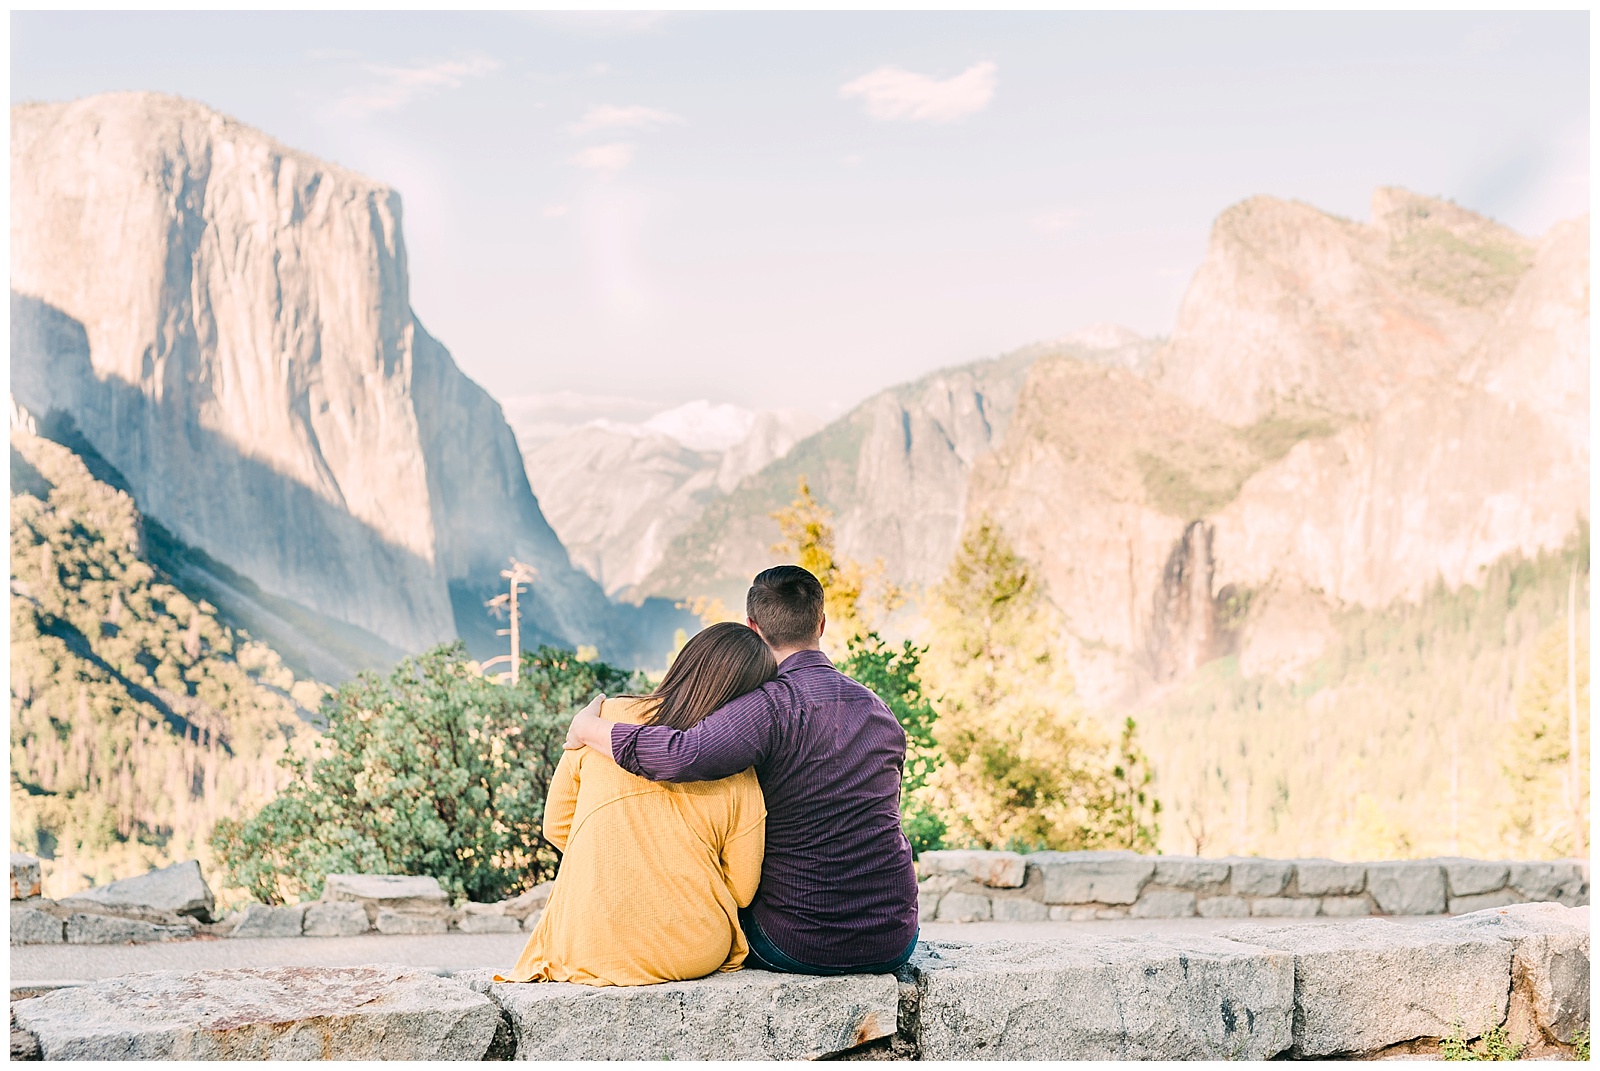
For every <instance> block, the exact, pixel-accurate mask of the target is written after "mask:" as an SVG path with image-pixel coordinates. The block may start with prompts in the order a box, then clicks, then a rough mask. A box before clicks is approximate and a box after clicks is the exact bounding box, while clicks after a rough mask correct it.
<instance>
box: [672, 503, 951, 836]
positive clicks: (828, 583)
mask: <svg viewBox="0 0 1600 1071" xmlns="http://www.w3.org/2000/svg"><path fill="white" fill-rule="evenodd" d="M772 517H773V519H774V520H776V521H777V522H778V526H779V529H780V530H781V531H782V532H783V535H784V542H783V543H780V544H778V545H777V546H775V547H773V548H772V549H773V553H775V554H782V555H784V556H786V557H788V558H790V559H791V560H792V561H793V562H795V563H796V564H798V565H800V566H802V567H803V568H805V569H809V570H810V571H811V573H812V574H813V575H814V576H816V577H817V579H818V580H819V581H820V582H821V583H822V595H823V608H824V612H825V613H826V614H827V615H828V628H827V631H826V633H825V634H824V636H823V640H824V643H825V645H826V646H827V647H828V648H829V654H830V655H831V656H832V657H833V658H834V659H835V660H836V661H837V662H838V665H839V668H840V670H842V671H843V672H844V673H845V674H846V675H847V676H849V677H852V678H853V679H855V680H856V681H858V682H860V683H861V684H863V685H865V686H866V687H868V688H870V689H872V690H873V691H874V692H876V693H877V695H878V697H879V698H880V699H882V700H883V702H884V704H885V705H886V706H888V708H889V710H890V711H891V712H893V714H894V716H895V720H897V721H898V722H899V723H900V727H901V728H902V729H904V730H905V733H906V763H905V774H904V777H903V778H902V782H901V786H902V788H901V799H900V814H901V819H902V821H903V822H904V825H905V830H906V837H907V838H908V839H909V840H910V841H911V847H912V850H913V851H915V852H918V853H921V852H923V851H927V850H930V849H933V848H938V847H940V846H941V845H942V843H943V840H942V838H943V835H944V822H943V820H942V819H941V818H940V817H939V816H938V815H936V814H934V813H933V811H932V810H931V809H930V808H929V807H928V805H927V804H926V803H925V802H923V801H922V799H921V796H920V790H921V789H922V787H923V786H924V785H925V784H926V783H927V779H928V776H929V775H930V774H931V773H932V771H933V770H935V769H937V768H938V765H939V763H940V761H941V759H940V757H939V754H938V749H937V747H936V746H935V744H934V739H933V725H934V721H935V719H936V717H937V715H936V714H935V712H934V709H933V705H932V704H931V703H930V702H929V701H928V697H927V695H926V694H925V692H924V690H923V686H922V678H921V675H920V673H919V672H918V667H919V665H920V664H921V660H922V658H923V657H924V656H925V655H926V654H927V648H925V647H918V646H916V645H915V644H913V643H911V641H909V640H905V641H902V642H901V644H900V645H899V646H898V647H896V646H895V645H894V644H891V643H888V642H886V641H885V640H884V639H883V637H881V636H880V635H879V634H878V632H877V630H876V628H875V627H874V622H873V617H874V612H873V609H872V608H870V607H869V604H875V605H876V607H878V608H881V610H882V611H883V612H885V613H887V612H889V611H891V610H893V608H894V607H895V606H896V605H897V604H898V602H899V600H900V593H899V591H898V590H897V589H896V588H894V587H893V586H892V585H890V584H888V583H887V582H885V581H883V580H882V573H883V567H882V563H881V562H880V563H877V564H876V565H875V566H874V567H873V568H872V569H871V570H868V569H863V568H862V567H861V566H860V565H859V564H858V563H856V562H853V561H851V560H849V559H847V558H841V557H839V556H837V555H836V553H835V551H834V543H833V525H832V519H833V515H832V513H831V512H830V511H829V510H828V509H827V508H826V507H824V506H823V505H821V504H820V503H819V502H818V501H817V500H816V498H815V497H814V496H813V495H812V494H811V488H810V486H809V485H808V484H807V482H806V479H805V477H803V476H802V477H801V478H800V485H799V487H798V489H797V494H796V497H795V500H794V502H792V503H791V504H790V505H789V506H788V507H787V508H785V509H781V510H778V511H776V512H774V513H773V515H772ZM873 580H877V581H878V585H877V586H878V589H879V590H878V594H877V596H876V598H873V597H872V596H869V595H868V594H867V587H868V584H869V583H871V582H872V581H873ZM697 612H698V611H697ZM701 620H702V621H704V620H705V617H704V616H703V615H702V617H701ZM707 623H708V624H709V622H707Z"/></svg>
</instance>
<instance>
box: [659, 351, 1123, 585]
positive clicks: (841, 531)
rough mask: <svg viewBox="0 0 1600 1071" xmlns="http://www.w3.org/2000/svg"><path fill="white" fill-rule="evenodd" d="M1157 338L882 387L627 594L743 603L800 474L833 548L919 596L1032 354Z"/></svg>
mask: <svg viewBox="0 0 1600 1071" xmlns="http://www.w3.org/2000/svg"><path fill="white" fill-rule="evenodd" d="M1154 345H1155V344H1154V343H1153V342H1151V341H1150V340H1145V339H1140V338H1139V337H1138V336H1135V335H1131V334H1119V333H1117V332H1116V331H1113V332H1112V333H1111V334H1109V335H1108V334H1106V332H1104V331H1102V332H1100V333H1099V334H1096V335H1093V336H1091V337H1088V338H1073V337H1070V336H1069V337H1068V338H1067V339H1063V340H1060V341H1057V342H1053V343H1040V344H1037V345H1034V346H1028V347H1024V348H1022V349H1020V350H1017V351H1015V352H1013V353H1010V354H1006V355H1003V356H1000V357H995V358H991V359H988V360H983V361H976V362H973V363H971V364H966V365H959V366H956V367H952V368H945V369H941V370H939V371H936V372H933V373H930V374H929V375H926V376H924V377H922V378H920V379H917V380H914V381H912V382H910V383H905V384H901V385H899V386H896V387H891V388H890V389H888V390H885V391H881V392H879V393H878V394H875V395H873V396H872V397H870V398H868V399H867V400H866V401H864V402H862V403H861V404H860V405H858V406H856V407H855V408H854V409H853V410H851V411H850V412H849V413H847V414H845V415H844V416H843V417H840V418H839V419H838V420H835V421H833V422H832V423H831V424H829V425H828V426H827V427H825V428H823V429H822V430H820V431H818V432H817V433H815V434H814V435H811V436H810V437H808V438H806V439H804V440H802V441H801V442H800V443H798V444H796V445H795V447H794V448H793V449H792V450H790V451H789V452H788V453H787V454H786V455H785V456H784V457H782V458H781V459H779V460H778V461H776V462H773V463H772V464H770V465H768V466H766V467H765V468H763V469H762V470H761V471H759V472H757V473H755V474H754V475H752V476H750V477H748V478H747V479H745V480H744V481H743V482H742V483H741V484H740V485H739V486H738V488H737V489H735V490H734V491H733V492H732V493H731V494H728V495H727V496H726V497H723V498H719V499H716V500H714V501H712V502H711V503H710V504H709V505H708V506H707V507H706V508H705V511H704V513H703V514H702V515H701V516H700V517H699V519H698V520H696V521H695V523H693V524H692V525H690V526H689V527H688V528H687V529H685V530H684V532H683V534H681V535H680V536H678V538H677V539H675V540H674V541H673V543H672V545H671V547H670V549H668V550H667V551H666V553H665V554H664V555H663V556H662V558H661V561H660V564H659V565H658V566H657V567H656V568H655V569H653V570H652V571H651V573H650V575H649V576H647V577H646V578H645V579H644V580H643V581H642V582H641V583H640V584H639V585H638V587H637V588H636V589H635V590H636V592H637V593H638V594H643V595H662V596H667V595H670V594H677V595H678V596H679V597H682V596H684V595H707V596H714V597H717V598H721V599H722V600H723V601H724V602H725V603H726V604H727V605H729V606H738V605H742V602H743V598H744V592H745V588H746V587H747V585H748V584H749V580H750V577H751V576H753V575H754V574H755V573H756V572H757V571H758V570H760V569H762V568H764V567H765V566H767V565H770V564H772V562H773V551H772V547H773V545H774V544H775V543H776V542H777V541H778V539H779V531H778V526H777V523H776V522H775V521H774V520H773V519H772V513H773V511H774V510H777V509H780V508H782V507H784V506H786V505H788V504H789V503H790V502H791V501H792V500H793V499H794V497H795V491H796V487H797V485H798V483H799V480H800V478H801V477H805V479H806V480H807V482H808V483H809V485H810V487H811V490H812V492H813V494H815V495H816V497H817V499H818V501H819V502H820V503H821V504H822V505H824V506H826V507H827V508H829V509H830V510H832V511H833V513H834V515H835V521H834V525H835V535H836V537H837V541H838V550H839V551H840V553H842V554H843V555H845V556H846V557H850V558H853V559H855V560H857V561H860V562H862V563H864V564H868V565H870V564H871V563H873V562H875V561H877V560H878V559H882V560H883V562H884V564H885V568H886V575H887V577H888V579H890V580H892V581H894V582H895V583H896V584H898V585H900V586H902V587H904V588H908V589H910V590H911V591H912V592H913V593H915V592H916V591H918V590H920V589H923V588H925V587H926V586H928V585H930V584H932V583H934V582H936V581H937V580H938V579H939V577H940V576H941V575H942V574H943V572H944V569H945V567H946V565H947V564H948V563H949V560H950V557H951V555H952V554H953V553H954V552H955V547H956V542H957V539H958V537H959V533H960V530H961V526H962V523H963V521H964V519H965V517H966V516H967V487H968V480H969V477H970V474H971V472H972V469H973V466H974V465H975V464H977V463H978V461H979V459H980V458H982V457H984V456H985V455H986V454H988V453H989V452H990V451H991V450H993V449H995V448H996V446H997V445H998V444H1000V443H1001V442H1002V441H1004V439H1005V436H1006V433H1007V428H1008V426H1009V424H1010V422H1011V419H1012V412H1013V410H1014V409H1015V406H1016V402H1017V396H1018V393H1019V391H1020V390H1021V389H1022V385H1023V382H1024V380H1025V378H1026V377H1027V375H1028V370H1029V368H1030V367H1031V366H1032V365H1033V364H1034V362H1035V361H1037V360H1040V359H1041V358H1044V357H1048V356H1051V355H1056V354H1068V353H1070V354H1075V355H1077V356H1078V357H1080V358H1082V359H1084V360H1087V361H1091V362H1095V363H1098V364H1104V365H1108V366H1123V365H1136V364H1140V363H1142V361H1143V360H1144V359H1145V357H1147V356H1148V353H1149V352H1150V351H1151V350H1152V349H1153V348H1154Z"/></svg>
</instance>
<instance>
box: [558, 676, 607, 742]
mask: <svg viewBox="0 0 1600 1071" xmlns="http://www.w3.org/2000/svg"><path fill="white" fill-rule="evenodd" d="M605 698H606V697H605V693H604V692H601V693H599V694H597V695H596V696H595V697H594V698H593V699H591V700H589V705H588V706H586V707H584V708H583V709H582V710H580V711H578V712H577V713H576V714H574V715H573V716H572V724H571V725H569V726H567V739H566V743H564V744H563V745H562V746H563V747H564V748H566V749H567V750H568V751H575V750H577V749H578V748H580V747H592V748H594V749H595V750H596V751H598V752H600V754H602V755H604V756H605V757H606V758H610V757H611V723H610V722H607V721H601V720H600V704H601V703H603V702H605Z"/></svg>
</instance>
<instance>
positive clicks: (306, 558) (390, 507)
mask: <svg viewBox="0 0 1600 1071" xmlns="http://www.w3.org/2000/svg"><path fill="white" fill-rule="evenodd" d="M11 116H12V149H11V151H12V204H11V209H12V221H13V222H12V240H11V249H12V264H11V268H12V273H11V286H12V384H13V387H12V389H13V392H14V394H15V395H16V397H17V398H18V400H19V401H21V402H22V403H23V404H24V405H26V406H27V407H28V408H29V409H30V410H32V411H34V412H36V413H38V414H40V416H41V418H48V416H49V414H51V413H52V412H60V413H63V414H66V415H68V416H70V417H71V418H72V419H73V421H74V422H75V424H76V425H77V427H78V429H79V430H80V431H81V433H82V434H83V435H84V436H85V437H86V439H87V440H88V441H89V442H90V443H91V444H92V445H93V447H94V448H95V450H97V451H98V452H99V453H100V454H101V455H103V456H104V457H105V458H106V459H107V461H108V462H109V463H110V464H112V465H114V466H115V467H116V468H117V469H118V470H119V471H120V472H121V473H122V474H123V476H124V477H125V478H126V480H127V482H128V485H129V486H130V488H131V489H132V490H133V493H134V495H135V498H136V499H137V500H138V502H139V505H140V508H141V509H142V510H143V511H144V512H145V513H146V514H148V515H150V516H151V517H153V518H155V519H157V520H159V521H160V522H161V523H162V524H163V525H164V526H165V527H167V528H168V529H169V530H171V531H172V532H173V533H174V535H176V536H177V537H178V538H179V539H181V540H183V541H184V542H186V543H188V544H190V545H191V546H193V547H195V548H197V549H199V550H202V551H204V552H205V553H206V554H208V555H210V556H211V557H212V558H214V559H215V560H216V561H217V562H220V563H221V564H223V565H224V566H226V567H227V568H229V569H231V570H234V571H236V572H237V573H239V574H240V575H242V576H244V577H247V578H249V579H250V580H251V581H252V582H254V583H255V584H257V585H259V586H260V588H261V589H263V590H264V591H266V592H268V593H270V594H271V595H273V596H277V597H281V598H285V599H289V600H291V601H293V602H295V603H298V604H300V605H303V606H305V607H307V608H309V609H310V610H312V611H315V612H316V613H318V614H322V615H326V616H327V617H330V618H332V619H335V620H337V621H342V622H346V623H348V624H350V625H353V626H356V627H357V628H359V629H362V630H365V631H366V632H368V633H371V634H372V635H374V636H376V637H378V638H380V639H381V640H382V641H383V642H384V643H385V644H388V645H392V646H393V647H395V648H398V649H401V650H406V651H410V650H417V649H420V648H422V647H425V646H427V645H429V644H432V643H435V642H438V641H440V640H445V639H449V638H452V637H454V636H457V635H462V636H464V637H466V638H467V639H468V640H469V642H470V643H471V644H472V646H473V647H474V649H475V650H479V651H486V650H489V649H492V648H493V647H495V646H498V644H499V642H500V641H498V640H496V639H495V637H494V629H495V622H494V621H493V620H492V619H490V618H489V617H488V616H487V614H486V613H485V612H484V610H483V606H482V603H483V600H484V599H485V598H487V597H488V596H489V595H491V594H493V593H494V591H496V590H497V589H498V588H499V587H500V583H501V582H500V578H499V576H498V572H499V570H500V569H501V568H502V567H504V565H505V563H506V562H507V560H508V559H509V558H511V557H517V558H520V559H522V560H525V561H528V562H530V563H532V564H533V565H535V566H536V567H537V568H538V569H539V573H540V578H539V581H538V583H537V584H536V585H535V586H534V588H533V590H532V591H531V592H530V594H529V598H528V602H527V605H528V608H529V612H528V613H527V615H526V624H525V626H524V634H525V635H526V636H527V637H528V638H529V640H530V641H532V642H537V641H539V640H541V639H542V640H548V641H553V642H561V643H566V644H577V643H593V644H595V645H596V646H598V647H599V649H600V650H601V651H602V652H603V653H604V654H605V655H607V656H608V657H611V658H614V659H617V660H621V661H626V662H644V661H653V660H655V659H656V658H659V657H660V656H661V655H663V654H664V653H665V651H666V649H667V648H668V646H669V645H670V632H671V625H672V623H673V622H672V620H670V619H671V618H672V617H673V612H672V611H671V609H670V607H654V608H651V610H649V611H648V612H641V611H638V610H635V609H633V608H631V607H622V608H618V607H616V606H613V605H612V604H611V603H610V602H609V601H608V600H607V599H606V597H605V594H604V592H603V591H602V590H601V589H600V588H599V586H598V585H596V584H595V583H594V582H593V581H592V580H591V579H590V578H589V577H588V576H587V575H585V574H584V573H583V572H582V571H581V570H577V569H574V568H573V567H572V565H571V563H570V562H569V560H568V558H567V554H566V551H565V549H564V548H563V547H562V546H561V543H560V540H559V539H558V538H557V537H556V535H555V533H554V532H553V531H552V530H551V529H550V527H549V525H548V524H547V523H546V522H545V519H544V516H543V514H542V512H541V511H540V509H539V505H538V503H537V501H536V500H535V499H534V496H533V493H532V491H531V489H530V487H529V484H528V481H527V478H526V475H525V472H524V469H523V464H522V459H521V457H520V455H519V452H518V450H517V444H516V440H515V437H514V436H513V434H512V432H511V430H510V428H509V427H507V425H506V422H505V419H504V417H503V414H502V412H501V410H500V406H499V405H498V404H497V403H496V402H495V401H494V400H493V399H492V398H490V397H489V395H488V394H487V393H485V392H484V391H483V390H482V388H480V387H479V386H478V385H477V384H475V383H473V382H472V381H471V380H470V379H468V378H467V377H465V376H464V375H462V374H461V372H460V370H459V369H458V368H457V367H456V365H455V363H454V361H453V360H452V359H451V357H450V355H449V353H448V351H447V350H446V349H445V348H444V347H443V346H442V345H441V344H439V343H438V342H437V341H436V340H434V339H433V338H432V337H431V336H429V335H428V333H427V332H426V331H425V330H424V329H423V327H422V325H421V324H420V323H419V322H418V320H417V318H416V316H415V315H414V314H413V312H412V310H411V308H410V304H409V295H408V281H407V270H406V251H405V244H404V240H403V238H402V236H401V211H400V199H399V197H398V195H397V194H396V193H394V191H392V190H389V189H387V188H385V187H383V186H381V185H379V184H376V183H373V182H371V181H369V180H367V179H365V178H362V177H361V176H359V175H355V174H353V173H352V172H349V171H346V170H344V169H342V168H339V167H335V166H333V165H329V164H326V163H323V162H321V161H318V160H315V159H313V158H311V157H309V156H307V155H305V154H303V153H298V152H295V151H294V150H291V149H287V148H285V147H283V146H281V145H279V144H277V143H276V142H274V141H273V140H272V139H270V138H268V137H267V136H265V135H263V134H261V133H259V132H257V131H255V130H252V129H250V128H249V127H246V126H244V125H243V124H240V123H237V122H235V121H233V120H231V119H228V118H226V117H224V116H222V115H219V114H217V113H216V112H213V111H211V110H209V109H207V108H205V107H203V106H201V105H198V104H194V103H191V102H188V101H183V100H179V99H177V98H173V97H166V96H161V95H158V94H149V93H119V94H107V95H104V96H99V97H93V98H89V99H87V100H81V101H77V102H73V103H70V104H30V105H19V106H17V107H14V108H13V109H12V112H11Z"/></svg>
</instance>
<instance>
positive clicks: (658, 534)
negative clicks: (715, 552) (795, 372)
mask: <svg viewBox="0 0 1600 1071" xmlns="http://www.w3.org/2000/svg"><path fill="white" fill-rule="evenodd" d="M816 424H817V421H816V420H815V419H814V418H812V417H810V416H808V415H807V414H804V413H799V412H789V411H777V412H775V411H763V412H755V411H752V410H749V409H743V408H741V407H738V406H733V405H726V404H724V405H712V404H710V403H708V402H705V401H697V402H690V403H688V404H687V405H682V406H678V407H677V408H675V409H669V410H667V411H665V412H661V413H657V414H655V415H654V416H652V417H650V418H649V419H648V420H645V421H643V422H641V423H636V424H628V423H619V422H616V421H611V420H597V421H592V422H590V423H589V424H587V425H584V426H582V427H579V428H577V429H575V430H572V431H569V432H567V433H566V434H563V435H560V436H557V437H555V438H552V439H545V440H542V441H539V440H533V438H532V436H529V437H528V440H527V441H531V442H532V445H530V446H525V447H524V449H523V458H524V460H525V461H526V464H527V470H528V478H529V479H530V480H531V481H532V483H533V488H534V491H535V493H536V494H537V495H538V497H539V502H540V504H541V505H542V506H543V507H544V510H545V513H546V515H547V516H548V517H549V518H550V523H551V525H552V526H553V527H554V529H555V531H556V533H557V535H559V536H560V538H561V541H562V543H563V544H564V545H565V546H566V547H567V550H568V552H569V553H570V554H571V556H572V560H573V562H574V564H576V565H577V566H578V567H579V568H582V569H584V570H585V571H586V572H588V574H589V575H590V576H592V577H594V578H595V579H596V580H597V581H599V582H600V584H601V585H602V586H603V587H604V588H605V589H606V591H607V592H608V593H610V594H612V595H617V594H619V593H620V594H623V595H626V594H629V593H631V591H632V589H633V587H634V586H635V585H637V584H638V583H639V582H640V581H641V580H643V579H644V577H645V576H646V575H648V574H649V573H650V571H651V570H652V569H654V568H655V567H656V566H657V565H658V564H659V563H660V561H661V558H662V555H663V554H665V553H666V550H667V548H668V546H669V545H670V544H671V542H672V540H673V539H674V538H676V537H677V536H678V535H679V533H681V532H682V531H683V530H684V529H685V528H687V527H688V526H689V525H690V524H692V523H693V522H694V521H695V520H696V519H697V518H698V517H699V516H700V514H701V512H702V511H703V510H704V509H705V507H706V505H707V503H709V502H710V501H712V500H713V499H715V498H717V497H719V496H721V495H725V494H727V493H728V492H730V491H732V490H733V489H734V488H735V487H737V486H738V485H739V483H740V482H741V481H742V480H744V478H745V477H747V476H750V475H752V474H753V473H755V472H758V471H759V470H761V469H762V468H764V467H766V466H767V465H769V464H771V463H772V462H773V461H775V460H777V459H778V458H781V457H783V456H784V455H785V454H786V453H788V451H789V449H790V448H791V447H793V445H794V444H795V442H796V441H798V440H799V439H800V438H802V437H803V436H805V435H807V434H810V433H811V432H812V431H815V430H816ZM520 437H521V436H520V434H519V438H520Z"/></svg>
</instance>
